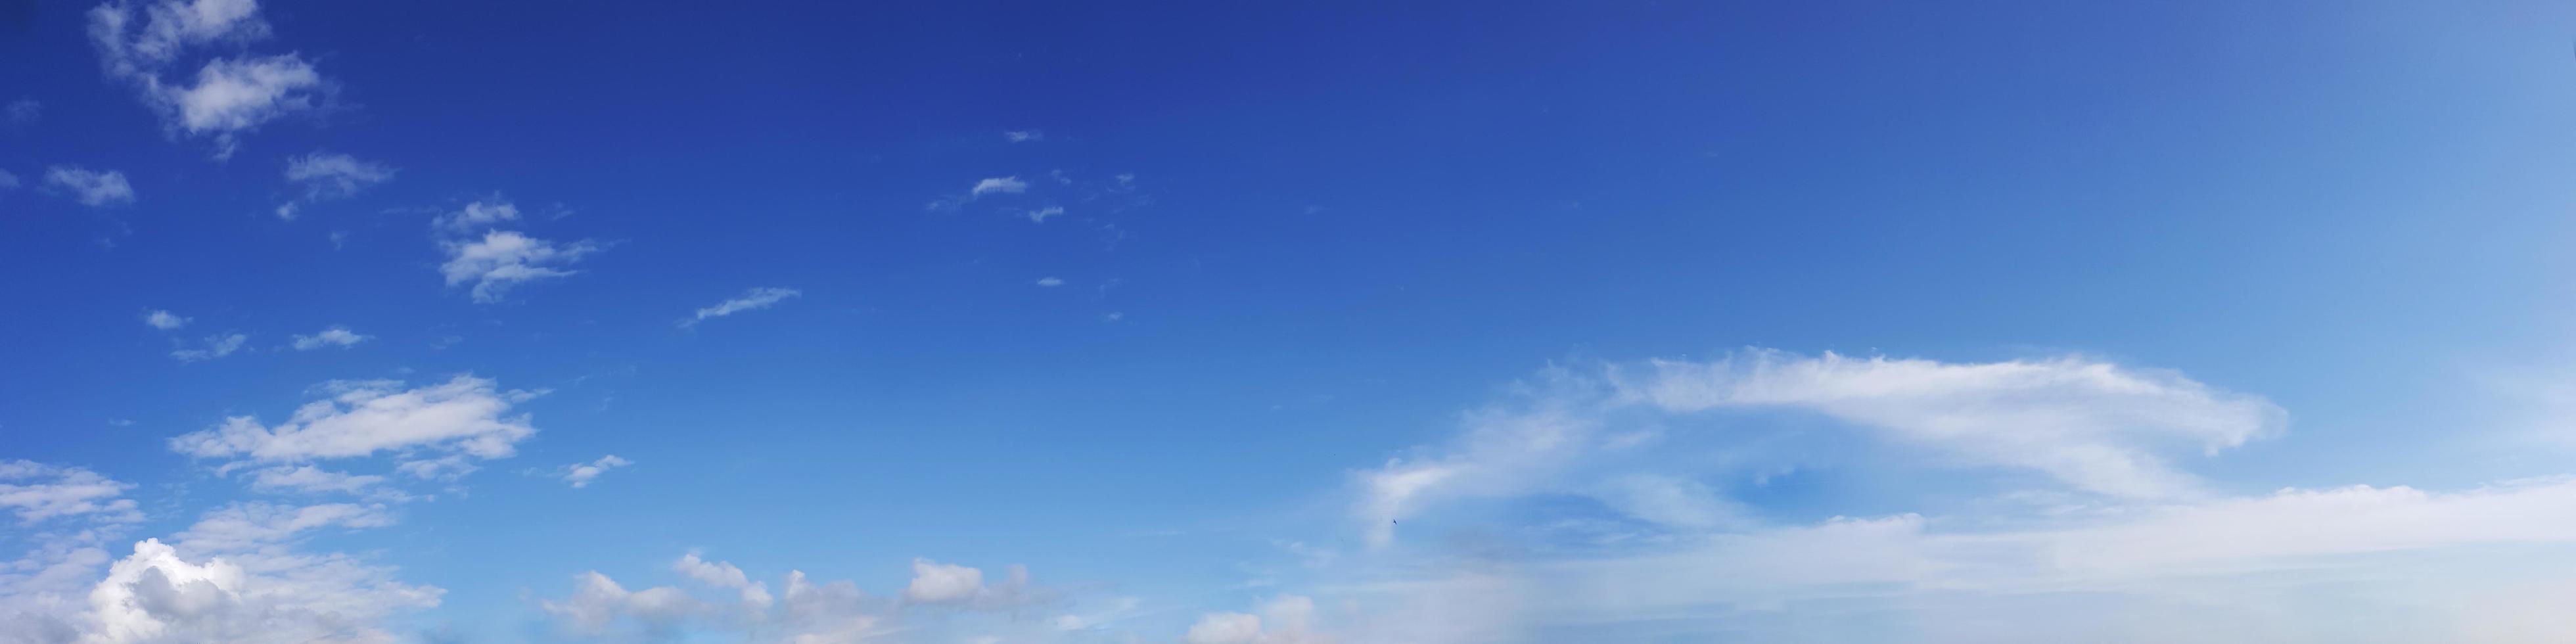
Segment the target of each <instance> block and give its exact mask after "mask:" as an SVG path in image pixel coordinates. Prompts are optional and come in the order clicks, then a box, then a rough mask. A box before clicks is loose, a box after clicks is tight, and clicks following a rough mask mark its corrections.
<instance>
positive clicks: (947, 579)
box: [903, 558, 1056, 610]
mask: <svg viewBox="0 0 2576 644" xmlns="http://www.w3.org/2000/svg"><path fill="white" fill-rule="evenodd" d="M1055 598H1056V596H1055V593H1054V592H1053V591H1050V590H1047V589H1044V588H1040V587H1038V586H1036V585H1033V584H1031V583H1030V582H1029V571H1028V569H1027V568H1026V567H1023V566H1019V565H1016V564H1015V565H1012V566H1011V567H1010V568H1009V570H1008V572H1007V573H1006V576H1005V577H1004V579H1003V580H1002V582H1001V583H998V584H986V583H984V571H982V570H979V569H975V568H969V567H966V566H959V565H953V564H943V563H938V562H935V561H931V560H929V559H919V558H916V559H913V560H912V582H911V583H910V584H907V585H905V586H904V588H903V599H904V601H907V602H912V603H915V604H923V605H933V606H947V607H953V608H970V609H977V610H1009V609H1014V608H1019V607H1024V606H1031V605H1036V604H1043V603H1047V602H1050V601H1054V600H1055Z"/></svg>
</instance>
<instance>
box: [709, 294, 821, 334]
mask: <svg viewBox="0 0 2576 644" xmlns="http://www.w3.org/2000/svg"><path fill="white" fill-rule="evenodd" d="M804 294H805V293H804V292H803V291H798V290H796V289H792V288H775V287H762V288H755V289H751V290H749V291H744V292H743V294H742V295H740V296H737V297H735V298H733V299H729V300H725V301H723V302H717V303H716V305H715V306H710V307H706V308H702V309H698V314H697V316H696V317H692V318H689V319H686V320H681V321H680V328H683V329H686V328H690V327H695V326H697V325H698V323H699V322H703V321H706V320H707V319H708V318H720V317H724V316H728V315H733V314H735V313H740V312H743V311H756V310H760V309H765V308H769V307H770V306H771V305H774V304H777V303H779V302H780V301H784V300H786V299H787V298H791V297H796V296H800V295H804Z"/></svg>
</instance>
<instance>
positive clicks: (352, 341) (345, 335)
mask: <svg viewBox="0 0 2576 644" xmlns="http://www.w3.org/2000/svg"><path fill="white" fill-rule="evenodd" d="M374 337H375V336H369V335H358V334H356V333H352V332H350V331H349V327H345V326H333V327H331V328H327V329H323V330H322V332H321V333H316V334H313V335H299V336H295V350H297V351H312V350H314V349H320V348H324V347H340V348H343V349H346V348H349V347H351V346H356V345H357V344H358V343H360V342H365V341H367V340H369V339H372V338H374Z"/></svg>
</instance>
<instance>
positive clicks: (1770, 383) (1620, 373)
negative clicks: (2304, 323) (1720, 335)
mask: <svg viewBox="0 0 2576 644" xmlns="http://www.w3.org/2000/svg"><path fill="white" fill-rule="evenodd" d="M1520 389H1521V391H1522V394H1521V395H1520V396H1517V397H1516V398H1517V399H1518V402H1517V403H1516V404H1512V405H1498V406H1494V407H1489V408H1487V409H1484V410H1480V411H1478V412H1475V413H1471V414H1468V415H1467V417H1466V420H1465V424H1466V426H1467V429H1466V431H1465V433H1464V435H1463V436H1461V437H1460V439H1459V440H1458V441H1457V442H1456V443H1455V444H1453V445H1451V446H1449V447H1447V448H1445V449H1442V450H1437V451H1433V452H1430V453H1428V454H1426V455H1424V456H1421V457H1417V458H1413V459H1397V460H1395V461H1392V462H1390V463H1388V464H1387V465H1385V466H1384V467H1381V468H1378V469H1377V470H1374V471H1371V472H1367V473H1364V474H1362V475H1361V477H1360V478H1361V486H1362V487H1363V488H1364V489H1365V490H1366V493H1365V494H1364V495H1363V498H1362V501H1361V503H1360V509H1359V513H1360V515H1361V518H1362V520H1363V521H1365V522H1366V523H1367V524H1368V525H1370V526H1371V527H1370V532H1371V536H1372V539H1373V540H1376V541H1380V542H1383V541H1384V540H1385V539H1386V538H1388V537H1389V536H1391V534H1392V531H1393V529H1394V526H1395V525H1397V522H1398V521H1400V520H1402V519H1404V518H1405V517H1407V516H1409V515H1411V514H1413V513H1415V512H1416V511H1418V510H1419V509H1421V508H1422V507H1424V506H1425V505H1427V504H1431V503H1436V502H1438V501H1440V500H1442V499H1451V498H1475V497H1488V498H1490V497H1496V496H1506V495H1514V494H1521V493H1524V492H1527V491H1529V490H1531V489H1535V488H1538V487H1542V486H1547V485H1553V484H1555V483H1556V481H1557V477H1559V476H1561V475H1563V474H1564V473H1565V472H1566V471H1567V470H1569V469H1570V466H1571V464H1572V463H1575V462H1577V461H1579V460H1581V459H1583V458H1585V457H1586V456H1587V455H1589V454H1593V453H1597V452H1600V451H1602V450H1604V449H1608V448H1610V447H1611V446H1612V444H1613V443H1615V442H1618V441H1621V440H1628V439H1631V438H1633V437H1634V435H1633V434H1629V433H1623V432H1614V431H1610V430H1608V429H1607V428H1605V424H1606V423H1607V422H1608V421H1609V419H1612V418H1620V417H1623V416H1632V415H1639V414H1643V415H1645V416H1646V417H1650V418H1652V417H1664V418H1682V417H1687V416H1690V415H1694V414H1706V413H1714V412H1721V411H1725V412H1736V413H1744V412H1755V411H1765V410H1775V411H1790V412H1799V413H1806V414H1814V415H1818V416H1822V417H1824V418H1828V419H1832V420H1835V421H1838V422H1839V423H1841V424H1843V425H1847V426H1849V427H1851V428H1854V429H1858V430H1863V431H1867V432H1871V433H1873V434H1875V435H1877V436H1881V437H1885V438H1888V439H1891V441H1892V442H1894V443H1896V444H1898V445H1902V446H1908V447H1913V448H1919V449H1925V450H1930V451H1933V452H1935V453H1938V454H1940V455H1941V456H1942V457H1944V458H1945V459H1946V460H1949V461H1952V462H1956V463H1959V464H1963V465H1972V466H1993V467H2006V468H2019V469H2024V470H2029V471H2036V472H2039V473H2042V474H2046V475H2048V476H2051V477H2054V478H2056V479H2058V480H2060V481H2063V482H2064V483H2066V484H2068V485H2072V486H2074V487H2076V488H2078V489H2080V490H2083V491H2086V492H2090V493H2095V494H2101V495H2108V496H2112V497H2123V498H2140V499H2155V498H2177V497H2187V496H2192V495H2197V494H2201V493H2203V492H2204V491H2203V490H2202V487H2203V486H2202V485H2201V484H2200V482H2199V481H2198V480H2197V479H2195V478H2194V477H2191V476H2189V475H2186V474H2183V473H2181V472H2179V471H2176V470H2174V469H2173V468H2172V467H2170V466H2169V465H2167V464H2166V462H2165V461H2164V459H2163V458H2162V457H2161V456H2160V455H2159V453H2160V452H2165V451H2173V450H2176V449H2192V448H2196V449H2198V450H2200V451H2202V452H2204V453H2208V452H2214V451H2216V450H2219V449H2222V448H2227V447H2234V446H2237V445H2242V444H2244V443H2245V442H2246V441H2248V440H2251V439H2254V438H2258V437H2262V436H2268V435H2272V434H2275V433H2278V432H2279V431H2280V430H2281V428H2282V427H2283V426H2284V425H2285V424H2286V420H2285V419H2286V417H2287V414H2286V413H2285V412H2283V411H2282V410H2281V409H2280V408H2279V407H2277V406H2274V405H2272V404H2271V403H2270V402H2268V401H2265V400H2263V399H2262V398H2261V397H2257V396H2249V395H2243V394H2235V393H2229V392H2225V391H2219V390H2216V389H2213V388H2211V387H2209V386H2207V385H2203V384H2201V383H2199V382H2195V381H2192V380H2190V379H2188V378H2184V377H2182V376H2181V375H2179V374H2174V373H2169V372H2162V371H2154V370H2140V369H2131V368H2126V367H2121V366H2119V365H2114V364H2110V363H2105V362H2098V361H2091V360H2085V359H2081V358H2056V359H2048V360H2036V361H2010V362H1995V363H1975V364H1958V363H1943V362H1935V361H1930V360H1919V359H1907V360H1898V359H1888V358H1866V359H1862V358H1850V357H1845V356H1841V355H1837V354H1832V353H1827V354H1824V355H1823V356H1820V357H1805V356H1798V355H1794V354H1789V353H1784V352H1778V351H1749V352H1746V353H1744V354H1740V355H1736V356H1730V357H1727V358H1722V359H1719V360H1714V361H1709V362H1689V361H1662V360H1657V361H1646V362H1644V363H1635V364H1617V365H1606V366H1603V367H1602V368H1601V369H1600V371H1599V372H1598V375H1585V374H1577V373H1574V372H1572V371H1569V370H1565V369H1553V370H1550V371H1549V372H1548V373H1545V374H1543V375H1542V380H1541V382H1539V383H1536V384H1527V385H1523V386H1522V387H1521V388H1520ZM1635 491H1636V490H1634V489H1630V490H1627V491H1625V492H1622V493H1621V494H1623V495H1626V496H1628V497H1629V501H1631V502H1633V501H1637V500H1640V498H1639V497H1636V496H1635V495H1634V492H1635ZM1668 496H1669V495H1668ZM1640 507H1641V506H1640ZM1693 512H1698V511H1693Z"/></svg>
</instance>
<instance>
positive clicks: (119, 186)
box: [45, 165, 134, 208]
mask: <svg viewBox="0 0 2576 644" xmlns="http://www.w3.org/2000/svg"><path fill="white" fill-rule="evenodd" d="M45 183H46V184H48V185H51V186H53V187H56V188H60V189H63V190H67V191H70V192H71V195H72V200H73V201H78V202H80V204H81V205H84V206H89V207H92V208H101V207H106V206H117V205H124V204H130V203H134V186H133V184H129V183H126V182H125V173H123V172H118V171H115V170H109V171H106V172H97V171H93V170H90V169H88V168H83V167H80V166H76V165H71V166H64V165H58V166H53V167H50V168H46V169H45Z"/></svg>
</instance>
